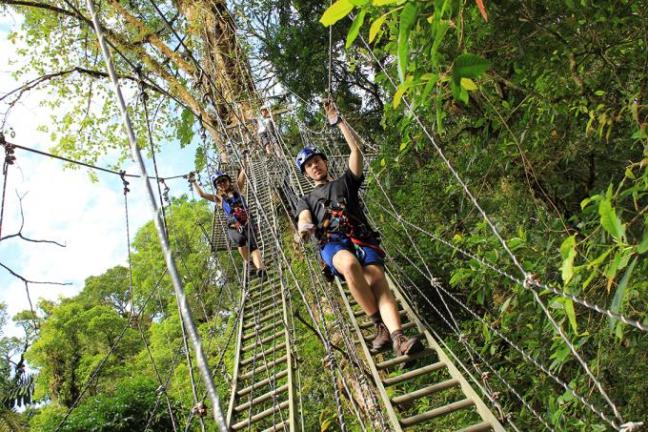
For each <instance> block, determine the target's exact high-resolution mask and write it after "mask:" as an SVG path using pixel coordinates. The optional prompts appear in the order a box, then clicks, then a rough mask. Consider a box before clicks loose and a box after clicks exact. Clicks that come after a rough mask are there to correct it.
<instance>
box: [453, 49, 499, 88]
mask: <svg viewBox="0 0 648 432" xmlns="http://www.w3.org/2000/svg"><path fill="white" fill-rule="evenodd" d="M489 67H490V63H489V62H488V60H486V59H483V58H481V57H479V56H478V55H475V54H469V53H465V54H461V55H460V56H459V57H457V59H456V60H455V63H454V67H453V68H452V77H453V79H454V80H455V81H456V82H457V83H459V81H460V80H461V78H479V76H480V75H481V74H483V73H484V72H486V71H487V70H488V68H489Z"/></svg>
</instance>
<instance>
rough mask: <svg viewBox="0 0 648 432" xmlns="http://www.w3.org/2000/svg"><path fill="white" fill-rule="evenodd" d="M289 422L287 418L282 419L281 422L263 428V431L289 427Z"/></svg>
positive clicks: (282, 429) (275, 430)
mask: <svg viewBox="0 0 648 432" xmlns="http://www.w3.org/2000/svg"><path fill="white" fill-rule="evenodd" d="M289 425H290V422H289V421H288V420H284V421H282V422H281V423H277V424H276V425H272V426H270V427H269V428H268V429H264V430H263V432H277V431H285V430H288V429H289Z"/></svg>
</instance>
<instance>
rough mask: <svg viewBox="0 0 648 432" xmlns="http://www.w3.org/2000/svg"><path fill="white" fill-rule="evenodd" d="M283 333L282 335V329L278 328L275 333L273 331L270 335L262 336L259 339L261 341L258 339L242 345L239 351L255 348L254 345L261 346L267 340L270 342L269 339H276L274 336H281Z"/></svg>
mask: <svg viewBox="0 0 648 432" xmlns="http://www.w3.org/2000/svg"><path fill="white" fill-rule="evenodd" d="M283 335H284V330H279V331H278V332H276V333H274V334H271V335H270V336H266V337H264V338H263V339H261V341H259V342H257V341H254V342H252V343H251V344H249V345H246V346H244V347H243V348H242V349H241V351H243V352H245V351H248V350H250V349H251V348H255V347H257V346H258V347H261V346H262V345H263V344H265V343H268V342H270V341H271V340H273V339H276V338H278V337H279V336H283Z"/></svg>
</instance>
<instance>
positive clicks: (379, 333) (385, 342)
mask: <svg viewBox="0 0 648 432" xmlns="http://www.w3.org/2000/svg"><path fill="white" fill-rule="evenodd" d="M389 342H391V336H389V330H387V326H386V325H385V324H384V323H383V322H379V323H376V337H375V338H373V340H372V341H371V349H372V350H373V351H382V350H384V349H385V348H387V347H388V346H389Z"/></svg>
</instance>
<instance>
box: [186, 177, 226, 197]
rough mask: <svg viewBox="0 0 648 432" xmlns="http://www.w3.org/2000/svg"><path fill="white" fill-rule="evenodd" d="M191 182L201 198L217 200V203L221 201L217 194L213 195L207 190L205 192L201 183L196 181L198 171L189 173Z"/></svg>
mask: <svg viewBox="0 0 648 432" xmlns="http://www.w3.org/2000/svg"><path fill="white" fill-rule="evenodd" d="M189 183H191V186H192V187H193V189H194V190H195V191H196V193H197V194H198V195H200V197H201V198H204V199H206V200H209V201H213V202H215V203H220V199H219V197H218V196H216V195H212V194H208V193H207V192H205V191H204V190H203V189H202V188H201V187H200V185H199V184H198V182H197V181H196V173H194V172H191V173H189Z"/></svg>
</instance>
